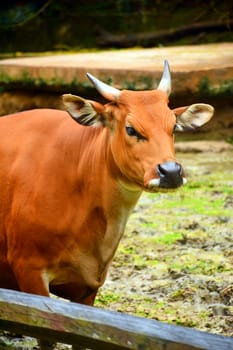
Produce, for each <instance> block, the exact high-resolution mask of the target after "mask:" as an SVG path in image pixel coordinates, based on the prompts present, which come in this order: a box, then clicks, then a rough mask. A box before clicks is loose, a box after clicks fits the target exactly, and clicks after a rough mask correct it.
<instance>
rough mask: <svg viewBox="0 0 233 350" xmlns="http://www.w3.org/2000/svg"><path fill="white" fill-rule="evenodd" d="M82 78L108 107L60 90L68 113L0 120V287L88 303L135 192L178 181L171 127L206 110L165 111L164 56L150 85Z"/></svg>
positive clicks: (186, 124) (194, 123)
mask: <svg viewBox="0 0 233 350" xmlns="http://www.w3.org/2000/svg"><path fill="white" fill-rule="evenodd" d="M88 78H89V79H90V80H91V81H92V82H93V84H94V85H95V87H96V89H97V90H98V91H99V92H100V93H101V94H102V95H103V96H104V97H105V98H106V99H107V100H108V101H109V103H107V104H105V105H102V104H100V103H97V102H94V101H89V100H85V99H83V98H81V97H77V96H73V95H69V94H68V95H64V96H63V100H64V104H65V106H66V107H67V110H68V112H69V114H70V115H71V117H72V118H71V117H70V116H69V114H68V113H67V112H66V111H59V110H52V109H37V110H30V111H26V112H21V113H16V114H13V115H10V116H5V117H2V118H0V198H1V200H0V215H1V221H0V287H3V288H11V289H15V290H20V291H24V292H29V293H35V294H40V295H44V296H49V292H52V293H54V294H56V295H58V296H61V297H64V298H67V299H70V300H72V301H75V302H79V303H83V304H88V305H92V304H93V302H94V298H95V295H96V293H97V291H98V288H99V287H100V286H101V285H102V284H103V282H104V280H105V277H106V272H107V270H108V267H109V264H110V263H111V261H112V258H113V256H114V253H115V251H116V249H117V246H118V244H119V241H120V239H121V236H122V234H123V232H124V229H125V225H126V222H127V219H128V216H129V214H130V212H131V210H132V208H133V207H134V206H135V204H136V202H137V200H138V199H139V197H140V194H141V193H142V191H143V190H145V191H151V192H159V191H162V190H164V189H175V188H177V187H179V186H181V185H182V184H183V183H185V181H186V180H185V178H184V172H183V169H182V167H181V165H180V164H179V163H177V162H176V160H175V154H174V143H173V133H174V131H175V130H180V131H182V130H184V129H194V128H196V127H199V126H201V125H203V124H204V123H206V122H207V121H209V120H210V118H211V117H212V115H213V111H214V109H213V107H211V106H210V105H206V104H194V105H191V106H189V107H181V108H177V109H175V110H171V109H170V108H169V107H168V95H169V93H170V90H171V81H170V72H169V66H168V63H167V62H166V61H165V66H164V72H163V76H162V79H161V82H160V84H159V86H158V88H157V89H155V90H151V91H137V92H135V91H128V90H123V91H120V90H118V89H115V88H113V87H110V86H108V85H106V84H105V83H103V82H101V81H99V80H98V79H96V78H94V77H93V76H92V75H90V74H88Z"/></svg>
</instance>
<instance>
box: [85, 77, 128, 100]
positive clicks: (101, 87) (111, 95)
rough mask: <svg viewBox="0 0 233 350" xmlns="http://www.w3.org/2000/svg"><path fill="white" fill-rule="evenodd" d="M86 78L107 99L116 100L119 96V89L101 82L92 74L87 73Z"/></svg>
mask: <svg viewBox="0 0 233 350" xmlns="http://www.w3.org/2000/svg"><path fill="white" fill-rule="evenodd" d="M87 77H88V79H89V80H90V81H91V82H92V84H93V85H94V86H95V88H96V90H97V91H98V92H99V93H100V94H101V95H102V96H103V97H105V98H106V99H107V100H108V101H116V100H117V99H118V97H119V96H120V93H121V91H120V90H118V89H116V88H114V87H112V86H110V85H107V84H105V83H103V82H102V81H100V80H99V79H97V78H95V77H94V76H93V75H92V74H90V73H87Z"/></svg>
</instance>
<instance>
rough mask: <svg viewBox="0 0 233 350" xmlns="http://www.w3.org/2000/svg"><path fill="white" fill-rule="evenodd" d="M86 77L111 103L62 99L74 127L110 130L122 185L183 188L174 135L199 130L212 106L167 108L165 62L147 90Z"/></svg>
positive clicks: (113, 152)
mask: <svg viewBox="0 0 233 350" xmlns="http://www.w3.org/2000/svg"><path fill="white" fill-rule="evenodd" d="M87 76H88V78H89V79H90V80H91V82H92V83H93V84H94V86H95V87H96V89H97V90H98V91H99V92H100V94H101V95H102V96H103V97H105V98H106V99H107V100H108V101H110V102H109V103H107V104H105V105H102V104H100V103H98V102H94V101H90V100H85V99H83V98H81V97H78V96H74V95H70V94H66V95H63V102H64V104H65V106H66V107H67V110H68V112H69V113H70V115H71V116H72V118H73V119H75V120H76V121H77V122H78V123H80V124H82V125H85V126H89V127H93V126H95V127H102V128H108V130H109V135H110V145H111V150H112V155H113V157H114V160H115V163H116V165H117V167H118V169H120V172H121V174H122V176H123V178H124V180H125V182H126V183H128V184H130V185H132V186H136V187H140V188H142V189H144V190H148V191H153V192H156V191H161V190H162V189H172V188H177V187H179V186H181V185H182V184H184V183H185V182H186V179H185V176H184V171H183V169H182V166H181V165H180V164H179V163H178V162H177V161H176V159H175V152H174V133H175V132H176V131H183V130H193V129H195V128H198V127H200V126H202V125H203V124H205V123H206V122H208V121H209V120H210V119H211V117H212V115H213V112H214V108H213V107H212V106H210V105H207V104H202V103H198V104H193V105H191V106H186V107H180V108H176V109H174V110H171V109H170V108H169V107H168V96H169V94H170V91H171V77H170V70H169V65H168V62H167V61H165V64H164V71H163V75H162V79H161V81H160V83H159V85H158V87H157V89H154V90H150V91H129V90H122V91H121V90H118V89H116V88H114V87H112V86H109V85H107V84H105V83H103V82H101V81H100V80H98V79H97V78H95V77H94V76H92V75H91V74H88V73H87Z"/></svg>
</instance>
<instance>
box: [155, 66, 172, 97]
mask: <svg viewBox="0 0 233 350" xmlns="http://www.w3.org/2000/svg"><path fill="white" fill-rule="evenodd" d="M157 89H158V90H162V91H164V92H166V94H167V95H168V96H169V95H170V93H171V89H172V84H171V73H170V68H169V63H168V61H167V60H165V61H164V68H163V75H162V78H161V80H160V83H159V85H158V87H157Z"/></svg>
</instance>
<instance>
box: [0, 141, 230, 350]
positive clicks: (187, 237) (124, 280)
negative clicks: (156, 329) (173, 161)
mask: <svg viewBox="0 0 233 350" xmlns="http://www.w3.org/2000/svg"><path fill="white" fill-rule="evenodd" d="M223 146H224V147H223ZM178 149H179V152H178V153H177V158H178V159H179V160H181V161H182V164H183V165H184V167H185V170H186V174H187V178H188V183H187V185H186V186H184V187H183V188H182V189H180V190H178V191H176V192H169V193H161V194H149V193H144V194H143V195H142V197H141V199H140V201H139V203H138V205H137V207H136V208H135V210H134V211H133V213H132V215H131V217H130V219H129V222H128V225H127V229H126V232H125V235H124V237H123V239H122V241H121V243H120V246H119V249H118V251H117V254H116V256H115V259H114V261H113V264H112V266H111V268H110V271H109V274H108V278H107V280H106V283H105V284H104V286H103V287H102V288H101V290H100V291H99V294H98V297H97V299H96V304H95V305H96V306H97V307H101V308H105V309H109V310H117V311H120V312H126V313H129V314H133V315H138V316H142V317H148V318H152V319H156V320H160V321H164V322H169V323H173V324H178V325H184V326H188V327H194V328H197V329H200V330H203V331H208V332H211V333H218V334H222V335H228V336H233V327H232V324H233V273H232V267H233V238H232V233H233V147H232V146H230V145H229V144H223V143H218V142H212V143H205V144H204V143H203V144H202V147H200V143H197V144H196V143H192V144H190V143H183V144H178ZM181 151H182V152H181ZM184 151H185V152H184ZM32 348H33V349H37V346H36V341H35V340H32V339H30V338H20V337H17V338H12V337H9V335H8V334H5V335H4V336H3V335H2V337H0V349H32ZM67 348H68V346H64V345H60V346H59V345H58V349H67Z"/></svg>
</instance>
